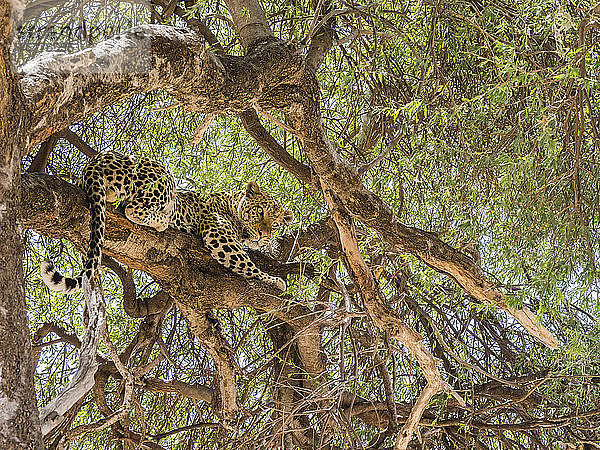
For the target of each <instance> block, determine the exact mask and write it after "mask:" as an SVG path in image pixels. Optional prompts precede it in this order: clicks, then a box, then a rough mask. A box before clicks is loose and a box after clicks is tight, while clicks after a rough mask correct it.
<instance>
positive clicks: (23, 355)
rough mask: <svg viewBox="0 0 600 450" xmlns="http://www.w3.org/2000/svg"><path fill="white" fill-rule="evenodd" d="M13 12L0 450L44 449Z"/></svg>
mask: <svg viewBox="0 0 600 450" xmlns="http://www.w3.org/2000/svg"><path fill="white" fill-rule="evenodd" d="M10 31H11V8H10V7H9V4H8V3H7V2H6V1H5V0H1V1H0V36H1V39H2V44H3V45H2V47H1V48H0V54H1V59H0V64H2V66H1V71H0V143H1V144H0V267H2V270H0V448H2V449H7V450H9V449H20V448H27V449H40V448H42V435H41V431H40V421H39V417H38V410H37V404H36V401H35V392H34V389H33V365H32V358H31V344H30V341H29V326H28V324H27V314H26V309H25V288H24V281H23V267H22V264H23V263H22V261H23V243H22V236H21V221H20V218H19V201H20V161H21V148H22V145H23V144H24V142H23V139H22V136H23V134H22V132H21V133H20V132H19V128H20V124H21V123H23V122H22V119H23V118H24V117H23V116H24V115H25V110H24V108H23V101H22V99H23V97H22V93H21V91H20V88H19V86H18V83H17V82H16V78H15V77H14V70H12V67H11V65H10V59H9V46H8V42H9V41H10Z"/></svg>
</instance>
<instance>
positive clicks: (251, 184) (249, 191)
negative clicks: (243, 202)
mask: <svg viewBox="0 0 600 450" xmlns="http://www.w3.org/2000/svg"><path fill="white" fill-rule="evenodd" d="M256 194H260V188H259V187H258V183H257V182H256V181H254V180H250V181H248V184H247V185H246V195H256Z"/></svg>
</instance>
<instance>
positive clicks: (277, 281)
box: [267, 277, 287, 291]
mask: <svg viewBox="0 0 600 450" xmlns="http://www.w3.org/2000/svg"><path fill="white" fill-rule="evenodd" d="M267 281H268V282H269V284H272V285H273V286H275V287H276V288H277V289H279V290H280V291H285V290H286V289H287V286H286V284H285V281H283V280H282V279H281V278H279V277H269V280H267Z"/></svg>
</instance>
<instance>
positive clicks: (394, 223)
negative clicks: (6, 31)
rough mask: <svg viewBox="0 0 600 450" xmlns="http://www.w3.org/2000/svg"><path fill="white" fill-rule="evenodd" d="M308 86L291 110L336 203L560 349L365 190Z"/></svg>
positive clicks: (464, 264) (310, 82) (476, 271)
mask: <svg viewBox="0 0 600 450" xmlns="http://www.w3.org/2000/svg"><path fill="white" fill-rule="evenodd" d="M305 81H306V85H305V86H304V92H303V93H299V94H298V98H299V99H303V100H302V105H301V107H297V108H294V109H292V110H291V111H290V117H292V118H293V119H294V123H295V126H296V128H297V129H299V130H303V132H304V133H305V136H304V150H305V152H306V154H307V156H308V158H309V160H310V161H311V167H312V168H313V169H314V170H315V172H316V173H317V174H318V175H319V179H320V181H321V186H322V188H323V189H324V191H325V192H326V191H328V190H329V191H330V192H331V195H334V196H335V202H336V203H337V204H339V205H340V206H341V207H343V208H344V209H345V210H346V211H348V212H349V213H350V214H351V215H352V216H353V217H355V218H357V219H359V220H360V221H361V222H362V223H364V224H365V225H367V226H369V227H371V228H372V229H374V230H375V231H377V232H378V233H379V235H380V236H381V237H382V239H384V240H385V241H386V242H388V243H389V244H391V245H392V246H393V247H394V248H396V249H397V250H398V251H401V252H408V253H411V254H413V255H416V256H417V257H419V258H420V259H421V260H422V261H423V262H425V263H426V264H428V265H430V266H431V267H433V268H435V269H436V270H437V271H439V272H442V273H445V274H447V275H448V276H450V277H452V278H453V279H454V280H455V281H456V282H457V283H458V284H459V285H460V286H461V287H462V288H463V289H464V290H465V291H466V292H467V293H469V294H470V295H471V296H473V297H475V298H476V299H478V300H480V301H482V302H484V303H487V304H490V305H493V306H495V307H498V308H500V309H502V310H504V311H505V312H507V313H508V314H510V315H512V316H513V317H514V318H515V319H517V320H518V321H519V323H521V325H523V327H524V328H525V329H527V331H529V333H531V334H532V335H533V336H535V337H536V338H537V339H539V340H540V341H541V342H542V343H544V344H545V345H546V346H548V347H550V348H557V347H558V344H559V343H558V341H557V340H556V338H555V337H554V336H553V335H552V333H550V332H549V331H548V330H547V329H546V328H544V327H543V326H541V325H539V324H537V323H536V320H535V315H534V314H533V313H532V312H531V311H530V310H529V309H527V308H525V307H523V308H522V309H520V310H516V311H514V310H513V309H512V308H510V307H509V306H508V304H507V303H506V295H505V294H504V293H503V292H502V291H500V290H499V289H498V287H497V286H496V284H495V283H493V282H491V281H490V280H488V279H487V278H486V277H485V275H484V274H483V271H482V270H481V268H480V267H479V266H478V265H477V264H475V263H474V261H473V260H472V259H471V258H470V257H469V256H467V255H465V254H463V253H461V252H459V251H458V250H455V249H454V248H452V247H450V246H449V245H448V244H446V243H445V242H443V241H442V240H441V239H440V238H439V237H438V236H437V235H436V234H434V233H430V232H426V231H423V230H419V229H417V228H412V227H408V226H406V225H404V224H402V223H400V222H399V221H398V219H397V218H396V217H395V216H394V214H393V213H392V211H391V209H390V208H389V206H388V205H386V204H385V203H384V202H383V201H382V200H381V198H379V197H378V196H377V195H375V194H373V193H372V192H371V191H369V190H368V189H367V188H365V186H364V185H363V183H362V181H361V179H360V177H359V176H358V174H357V172H356V171H355V170H354V169H353V168H352V167H351V166H350V165H349V164H348V163H347V162H346V161H344V160H343V159H342V158H340V156H339V155H338V154H337V153H336V151H335V150H334V149H333V147H332V145H331V143H330V141H329V139H328V138H327V136H326V133H325V130H324V129H323V124H322V122H321V116H320V112H319V103H318V101H317V102H315V101H314V100H313V99H315V98H316V99H318V96H319V88H318V83H317V80H316V79H315V78H314V76H313V77H310V76H308V75H307V77H306V78H305ZM304 124H311V126H305V125H304Z"/></svg>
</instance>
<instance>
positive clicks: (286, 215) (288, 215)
mask: <svg viewBox="0 0 600 450" xmlns="http://www.w3.org/2000/svg"><path fill="white" fill-rule="evenodd" d="M292 220H294V213H293V212H292V211H290V210H289V209H286V210H284V211H283V222H284V223H290V222H291V221H292Z"/></svg>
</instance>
